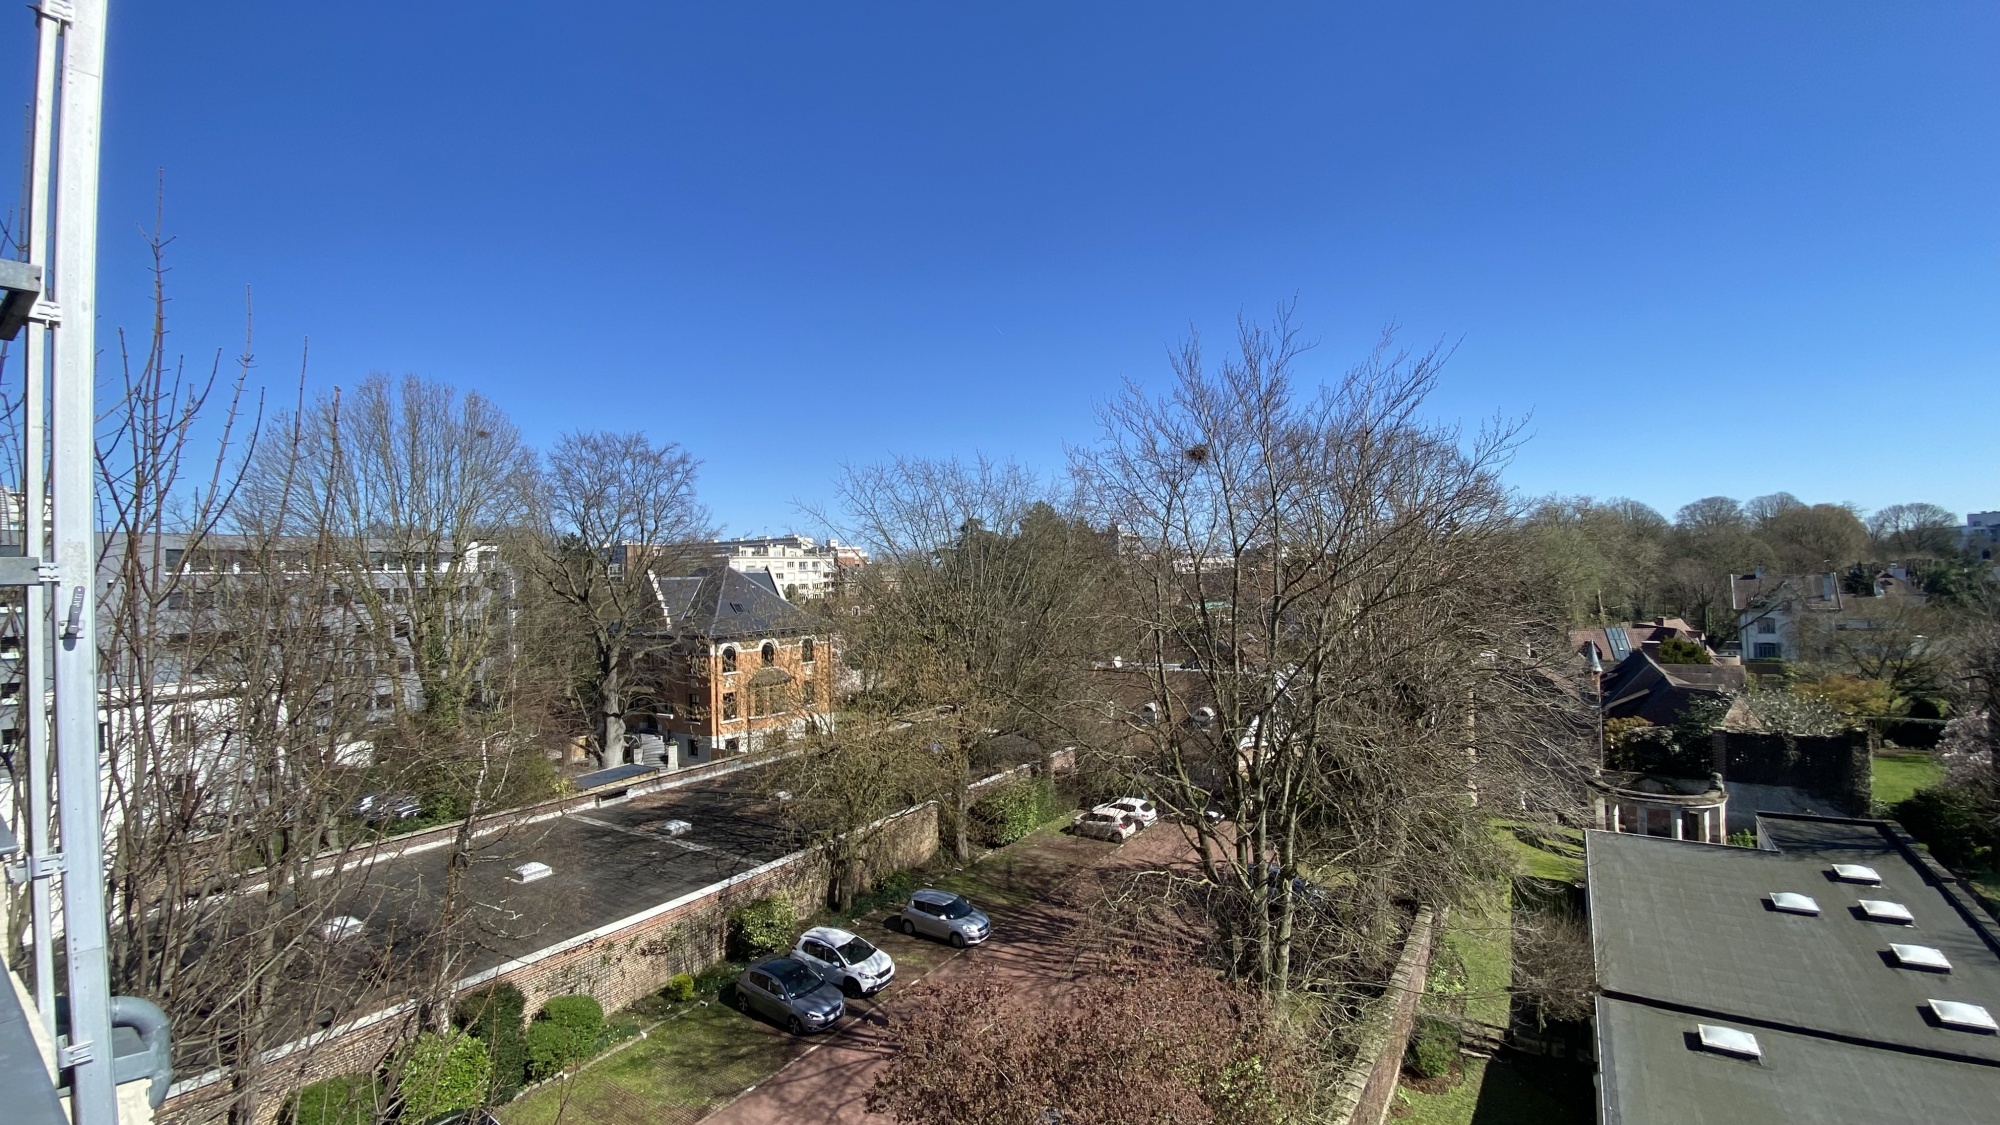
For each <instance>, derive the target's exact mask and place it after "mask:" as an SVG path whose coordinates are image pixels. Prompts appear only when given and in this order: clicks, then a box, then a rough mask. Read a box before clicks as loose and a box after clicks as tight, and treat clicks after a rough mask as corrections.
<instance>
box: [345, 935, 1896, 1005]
mask: <svg viewBox="0 0 2000 1125" xmlns="http://www.w3.org/2000/svg"><path fill="white" fill-rule="evenodd" d="M364 929H367V926H366V925H364V924H363V923H362V921H361V919H359V918H352V917H349V916H348V915H345V914H343V915H341V916H340V917H338V918H328V919H327V920H326V921H324V922H321V923H320V924H319V931H318V932H319V937H320V940H321V941H346V940H347V939H348V938H351V937H353V936H354V935H356V934H358V933H360V932H361V931H362V930H364ZM1933 1003H1935V1001H1933Z"/></svg>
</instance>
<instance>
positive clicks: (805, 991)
mask: <svg viewBox="0 0 2000 1125" xmlns="http://www.w3.org/2000/svg"><path fill="white" fill-rule="evenodd" d="M736 995H737V996H739V997H741V998H742V999H743V1007H744V1008H745V1009H747V1010H749V1011H752V1012H755V1013H757V1014H758V1015H760V1016H764V1017H766V1018H769V1019H773V1020H776V1021H777V1022H779V1023H781V1024H783V1025H785V1026H786V1027H788V1028H790V1029H791V1030H792V1034H793V1035H805V1034H807V1033H809V1032H814V1031H825V1030H826V1029H827V1028H829V1027H832V1026H833V1025H834V1023H835V1022H836V1021H837V1020H839V1019H840V1017H841V1014H842V1013H843V1012H845V1011H846V1010H847V1002H846V1001H845V1000H843V999H842V998H841V995H840V989H839V988H837V987H835V986H833V985H830V984H828V983H826V982H825V981H823V980H821V979H820V976H819V974H818V973H816V972H813V971H812V969H811V968H809V967H807V966H806V964H805V962H803V961H795V960H793V959H792V958H790V957H776V958H773V959H771V960H769V961H762V962H759V963H758V964H755V965H752V966H750V967H749V968H747V969H745V970H743V975H742V976H740V977H737V978H736Z"/></svg>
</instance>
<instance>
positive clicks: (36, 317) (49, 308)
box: [28, 299, 62, 328]
mask: <svg viewBox="0 0 2000 1125" xmlns="http://www.w3.org/2000/svg"><path fill="white" fill-rule="evenodd" d="M28 319H29V320H32V321H34V322H35V323H37V324H46V325H48V326H49V327H50V328H54V327H55V326H56V325H58V324H61V323H62V306H61V305H58V304H56V303H55V302H54V301H50V300H46V299H45V300H40V301H36V302H35V307H33V308H31V309H29V310H28Z"/></svg>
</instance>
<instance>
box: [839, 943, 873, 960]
mask: <svg viewBox="0 0 2000 1125" xmlns="http://www.w3.org/2000/svg"><path fill="white" fill-rule="evenodd" d="M840 955H841V957H843V958H845V959H846V961H847V963H848V964H850V965H859V964H860V963H861V962H863V961H866V960H868V959H869V958H870V957H873V956H875V947H874V946H872V945H869V944H868V942H867V940H866V939H864V938H851V939H849V941H848V943H847V944H846V945H843V946H841V947H840Z"/></svg>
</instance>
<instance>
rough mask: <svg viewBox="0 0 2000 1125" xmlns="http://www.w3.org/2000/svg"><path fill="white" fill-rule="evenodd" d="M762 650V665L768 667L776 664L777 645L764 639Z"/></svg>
mask: <svg viewBox="0 0 2000 1125" xmlns="http://www.w3.org/2000/svg"><path fill="white" fill-rule="evenodd" d="M762 651H763V653H764V667H766V668H769V667H770V666H771V665H773V664H776V663H777V662H778V646H777V645H774V644H772V643H771V642H770V641H765V642H764V648H763V650H762Z"/></svg>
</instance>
